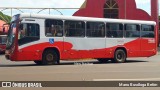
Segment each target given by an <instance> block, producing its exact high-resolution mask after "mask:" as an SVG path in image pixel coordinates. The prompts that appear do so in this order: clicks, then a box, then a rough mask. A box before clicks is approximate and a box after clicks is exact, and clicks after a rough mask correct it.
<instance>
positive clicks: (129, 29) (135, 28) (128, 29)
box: [125, 24, 140, 38]
mask: <svg viewBox="0 0 160 90" xmlns="http://www.w3.org/2000/svg"><path fill="white" fill-rule="evenodd" d="M125 37H128V38H134V37H140V26H139V25H136V24H125Z"/></svg>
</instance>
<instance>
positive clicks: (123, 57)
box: [113, 49, 127, 63]
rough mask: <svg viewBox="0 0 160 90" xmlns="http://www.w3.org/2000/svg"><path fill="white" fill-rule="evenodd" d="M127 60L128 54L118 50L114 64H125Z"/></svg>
mask: <svg viewBox="0 0 160 90" xmlns="http://www.w3.org/2000/svg"><path fill="white" fill-rule="evenodd" d="M126 58H127V55H126V52H125V51H124V50H122V49H118V50H116V51H115V54H114V59H113V62H114V63H125V62H126Z"/></svg>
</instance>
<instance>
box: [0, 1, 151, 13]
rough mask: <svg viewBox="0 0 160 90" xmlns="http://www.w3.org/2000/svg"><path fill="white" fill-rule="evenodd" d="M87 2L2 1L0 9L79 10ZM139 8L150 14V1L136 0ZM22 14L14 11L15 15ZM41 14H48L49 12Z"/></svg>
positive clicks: (45, 11) (27, 11)
mask: <svg viewBox="0 0 160 90" xmlns="http://www.w3.org/2000/svg"><path fill="white" fill-rule="evenodd" d="M84 1H85V0H0V7H35V8H37V7H38V8H79V7H80V6H81V5H82V4H83V2H84ZM136 4H137V7H138V8H141V9H143V10H145V11H147V12H148V13H149V14H150V8H151V7H150V0H136ZM22 11H24V12H26V13H30V12H34V13H36V12H38V11H39V10H22ZM59 11H61V12H62V13H63V14H64V15H72V14H73V13H74V12H76V11H77V10H76V9H75V10H59ZM3 13H6V14H10V10H4V11H3ZM16 13H20V12H19V11H18V10H13V14H16ZM41 13H43V14H48V13H49V10H44V11H42V12H41ZM51 13H52V14H60V13H59V12H57V11H55V10H51Z"/></svg>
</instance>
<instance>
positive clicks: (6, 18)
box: [0, 12, 11, 23]
mask: <svg viewBox="0 0 160 90" xmlns="http://www.w3.org/2000/svg"><path fill="white" fill-rule="evenodd" d="M0 20H2V21H4V22H6V23H10V21H11V16H8V15H5V14H3V13H2V12H0Z"/></svg>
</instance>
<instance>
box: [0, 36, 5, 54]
mask: <svg viewBox="0 0 160 90" xmlns="http://www.w3.org/2000/svg"><path fill="white" fill-rule="evenodd" d="M6 41H7V35H0V53H3V52H5V50H6Z"/></svg>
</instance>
